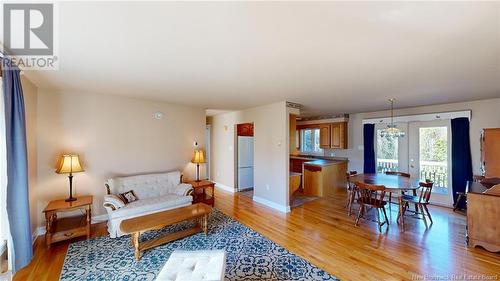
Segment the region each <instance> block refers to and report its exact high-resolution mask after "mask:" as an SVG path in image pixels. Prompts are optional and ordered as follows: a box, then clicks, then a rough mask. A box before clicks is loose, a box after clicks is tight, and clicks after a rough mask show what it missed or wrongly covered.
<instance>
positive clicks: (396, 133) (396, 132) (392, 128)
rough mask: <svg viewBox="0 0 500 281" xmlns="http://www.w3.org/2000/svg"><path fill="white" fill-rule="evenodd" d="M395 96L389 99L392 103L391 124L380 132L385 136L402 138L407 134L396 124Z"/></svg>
mask: <svg viewBox="0 0 500 281" xmlns="http://www.w3.org/2000/svg"><path fill="white" fill-rule="evenodd" d="M395 101H396V99H395V98H392V99H389V102H390V103H391V124H389V125H387V128H385V129H383V130H382V131H381V132H380V136H381V137H383V138H402V137H404V136H405V132H403V131H401V130H400V129H398V128H397V127H396V125H395V124H394V102H395Z"/></svg>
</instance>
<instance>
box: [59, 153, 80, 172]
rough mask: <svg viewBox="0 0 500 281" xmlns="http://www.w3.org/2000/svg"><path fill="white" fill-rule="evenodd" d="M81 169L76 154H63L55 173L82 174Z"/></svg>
mask: <svg viewBox="0 0 500 281" xmlns="http://www.w3.org/2000/svg"><path fill="white" fill-rule="evenodd" d="M83 171H84V170H83V167H82V165H81V164H80V159H79V157H78V155H76V154H65V155H62V156H61V160H60V161H59V167H57V170H56V173H58V174H68V173H78V172H83Z"/></svg>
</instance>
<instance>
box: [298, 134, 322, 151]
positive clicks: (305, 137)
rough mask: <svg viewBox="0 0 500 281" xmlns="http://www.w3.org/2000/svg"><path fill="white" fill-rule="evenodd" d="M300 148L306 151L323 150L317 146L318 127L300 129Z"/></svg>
mask: <svg viewBox="0 0 500 281" xmlns="http://www.w3.org/2000/svg"><path fill="white" fill-rule="evenodd" d="M300 144H301V145H300V150H301V151H302V152H308V153H320V152H322V151H323V150H322V149H321V148H319V129H315V128H313V129H302V130H300Z"/></svg>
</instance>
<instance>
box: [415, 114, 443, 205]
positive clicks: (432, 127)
mask: <svg viewBox="0 0 500 281" xmlns="http://www.w3.org/2000/svg"><path fill="white" fill-rule="evenodd" d="M409 132H410V134H409V138H408V141H409V166H408V168H409V173H410V174H411V176H412V177H415V178H418V179H419V180H420V181H425V180H427V179H428V180H431V181H432V182H434V186H433V188H432V193H433V194H432V196H431V201H432V202H433V203H435V204H439V205H446V206H451V205H452V204H453V198H452V192H451V122H450V120H439V121H427V122H411V123H410V124H409Z"/></svg>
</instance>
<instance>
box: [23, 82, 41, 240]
mask: <svg viewBox="0 0 500 281" xmlns="http://www.w3.org/2000/svg"><path fill="white" fill-rule="evenodd" d="M21 83H22V86H23V96H24V109H25V117H26V140H27V142H26V146H27V151H28V188H29V202H30V218H31V229H32V231H34V230H35V229H36V227H37V226H38V216H39V213H38V209H37V207H36V206H37V189H36V187H37V177H38V167H37V163H38V161H37V158H38V150H37V135H36V131H37V130H36V126H37V91H38V89H37V88H36V86H35V85H33V83H31V82H30V81H29V80H28V79H26V78H25V77H24V76H21Z"/></svg>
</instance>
